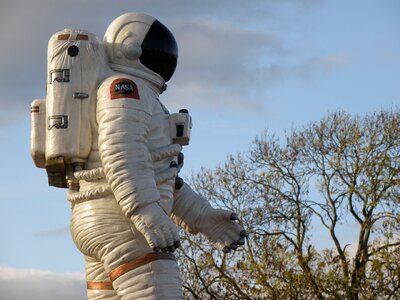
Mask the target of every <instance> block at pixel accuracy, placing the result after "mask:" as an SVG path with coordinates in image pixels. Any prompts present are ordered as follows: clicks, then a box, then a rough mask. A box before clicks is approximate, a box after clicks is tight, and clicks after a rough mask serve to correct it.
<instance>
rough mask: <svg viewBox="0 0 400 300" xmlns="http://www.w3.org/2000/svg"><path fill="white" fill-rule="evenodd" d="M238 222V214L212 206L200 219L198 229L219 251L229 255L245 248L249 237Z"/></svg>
mask: <svg viewBox="0 0 400 300" xmlns="http://www.w3.org/2000/svg"><path fill="white" fill-rule="evenodd" d="M237 221H238V216H237V214H235V213H232V212H231V211H227V210H224V209H215V208H212V207H211V206H210V207H209V208H208V209H207V210H206V211H205V212H204V214H202V216H201V219H199V221H198V225H197V228H198V231H199V232H200V233H202V234H204V235H205V236H206V237H207V238H208V239H209V240H210V241H211V242H212V243H213V244H214V245H215V246H216V247H217V248H218V249H219V250H222V251H223V252H225V253H228V252H230V251H231V250H236V249H237V248H238V246H243V245H244V242H245V241H244V238H245V237H247V233H246V231H245V230H244V228H243V227H242V226H240V225H239V223H237Z"/></svg>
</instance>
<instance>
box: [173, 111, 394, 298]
mask: <svg viewBox="0 0 400 300" xmlns="http://www.w3.org/2000/svg"><path fill="white" fill-rule="evenodd" d="M399 117H400V112H399V110H392V111H381V112H379V113H374V114H370V115H367V116H365V117H363V118H360V117H352V116H350V115H348V114H347V113H345V112H335V113H331V114H329V115H328V116H327V117H325V118H323V119H321V120H320V121H319V122H316V123H311V124H309V125H307V126H306V127H304V128H302V129H292V130H290V131H289V132H287V133H286V135H285V141H283V142H282V141H280V140H279V139H278V138H276V137H275V136H274V135H271V134H269V133H268V132H264V134H263V135H262V136H260V137H257V138H256V139H255V140H254V141H253V143H252V144H251V148H250V150H249V151H248V152H247V153H245V154H239V155H237V156H229V157H228V159H227V161H226V163H225V164H224V165H222V166H219V167H217V168H216V169H215V170H206V169H203V170H202V172H200V173H199V174H197V175H196V176H193V178H192V184H193V186H194V187H195V188H196V189H197V191H198V192H199V193H200V194H202V195H203V196H204V197H206V198H207V199H210V201H211V202H212V203H213V204H214V205H215V206H220V207H223V208H228V209H231V210H233V211H236V212H238V213H239V214H240V222H242V225H243V226H245V227H246V228H247V229H248V231H249V232H250V235H249V238H248V240H247V244H246V246H245V248H244V249H243V250H240V251H238V252H237V253H235V254H228V255H224V254H221V253H219V252H217V251H215V250H212V248H211V247H210V246H209V245H208V244H207V242H206V241H205V240H204V239H203V238H202V237H194V238H193V237H188V236H185V243H184V248H183V251H181V252H180V255H181V256H182V260H181V264H182V268H184V270H183V274H184V275H183V276H184V282H185V292H186V297H187V298H188V299H191V298H192V299H344V298H346V299H376V298H382V299H395V298H396V297H399V295H400V290H399V284H398V282H399V280H400V278H399V275H400V274H399V273H400V271H399V260H398V259H393V257H395V256H396V255H397V256H396V257H398V255H399V245H400V242H399V237H398V235H396V232H398V229H399V226H400V214H399V208H400V206H399V201H400V194H399V186H400V179H399V174H400V169H399V165H400V118H399ZM350 222H355V223H356V224H357V227H358V229H357V231H358V234H357V240H356V242H355V243H354V245H352V249H355V250H354V251H353V252H352V253H350V251H349V245H345V244H344V243H343V242H342V240H341V236H340V235H339V234H338V228H339V227H340V226H344V224H346V223H350ZM312 224H314V228H313V227H312ZM315 224H319V225H318V232H319V233H321V232H322V233H324V234H326V236H327V237H329V238H330V240H331V241H332V244H333V245H334V247H333V248H331V249H325V250H323V251H321V250H320V251H317V249H320V247H319V245H318V243H319V241H317V240H316V239H315V238H313V233H315V232H316V230H317V228H315V227H316V225H315Z"/></svg>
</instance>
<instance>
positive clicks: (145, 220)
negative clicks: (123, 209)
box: [131, 203, 180, 252]
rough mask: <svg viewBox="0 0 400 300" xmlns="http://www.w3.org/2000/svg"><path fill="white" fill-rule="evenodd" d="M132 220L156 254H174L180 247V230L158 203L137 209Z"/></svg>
mask: <svg viewBox="0 0 400 300" xmlns="http://www.w3.org/2000/svg"><path fill="white" fill-rule="evenodd" d="M131 220H132V222H133V223H134V225H135V226H136V228H137V230H138V231H139V232H140V233H142V234H143V236H144V237H145V238H146V241H147V242H148V244H149V246H150V248H152V249H153V250H154V251H155V252H159V251H163V252H166V251H168V252H174V251H175V249H176V248H178V247H179V245H180V241H179V233H178V229H177V228H176V226H175V224H174V223H173V222H172V221H171V219H170V218H169V217H168V216H167V215H166V213H165V212H164V210H163V209H162V208H161V207H160V206H159V205H158V204H157V203H151V204H148V205H146V206H143V207H139V208H137V209H136V210H135V213H134V214H133V215H132V217H131Z"/></svg>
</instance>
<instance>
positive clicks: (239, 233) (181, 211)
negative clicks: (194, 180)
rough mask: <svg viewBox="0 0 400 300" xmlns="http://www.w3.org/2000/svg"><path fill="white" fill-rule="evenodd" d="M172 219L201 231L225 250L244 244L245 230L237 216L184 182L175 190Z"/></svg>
mask: <svg viewBox="0 0 400 300" xmlns="http://www.w3.org/2000/svg"><path fill="white" fill-rule="evenodd" d="M171 218H172V220H173V221H174V222H175V224H177V225H178V226H180V227H182V228H183V229H185V230H186V231H187V232H189V233H202V234H203V235H204V236H206V237H207V238H208V239H209V240H210V241H211V242H212V243H213V244H214V245H215V246H216V247H217V248H218V249H220V250H222V251H224V252H229V251H231V250H236V249H237V247H238V246H240V245H243V244H244V238H245V237H246V231H245V230H244V229H243V227H242V226H241V225H239V223H238V222H236V221H237V220H238V216H237V215H236V214H235V213H233V212H231V211H228V210H224V209H215V208H213V207H211V205H210V204H209V202H208V201H207V200H206V199H205V198H203V197H201V196H200V195H199V194H197V193H196V192H195V191H193V190H192V189H191V188H190V186H188V185H187V184H185V183H184V184H183V186H182V187H181V188H180V189H178V190H176V191H175V195H174V206H173V208H172V214H171Z"/></svg>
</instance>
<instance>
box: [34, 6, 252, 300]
mask: <svg viewBox="0 0 400 300" xmlns="http://www.w3.org/2000/svg"><path fill="white" fill-rule="evenodd" d="M177 55H178V49H177V44H176V41H175V39H174V37H173V35H172V34H171V32H170V31H169V30H168V29H167V28H166V27H165V26H164V25H163V24H162V23H160V22H159V21H158V20H156V19H155V18H153V17H151V16H148V15H145V14H139V13H127V14H124V15H122V16H120V17H118V18H117V19H116V20H114V21H113V22H112V23H111V25H110V26H109V27H108V29H107V31H106V33H105V37H104V41H103V42H101V41H99V39H98V38H96V37H95V36H94V35H93V34H90V33H88V32H86V31H82V30H73V29H66V30H64V31H62V32H59V33H56V34H55V35H53V37H52V38H51V39H50V42H49V58H48V72H49V74H48V76H49V80H48V83H47V96H46V100H45V101H44V100H35V101H34V102H33V104H32V108H31V111H32V133H31V151H32V157H33V159H34V162H35V164H36V166H38V167H41V168H46V171H47V173H48V177H49V184H50V185H53V186H58V187H68V189H69V190H68V194H67V198H68V200H69V201H70V202H71V207H72V213H71V234H72V237H73V240H74V242H75V244H76V246H77V247H78V249H79V250H80V251H81V252H82V253H83V254H84V255H85V260H86V279H87V288H88V293H87V295H88V299H93V300H94V299H123V300H125V299H127V300H128V299H182V297H183V296H182V283H181V279H180V276H179V271H178V266H177V263H176V261H175V257H174V255H173V252H174V251H175V249H176V248H178V247H179V245H180V241H179V234H178V229H177V227H176V225H178V226H179V227H181V228H183V229H184V230H186V231H188V232H191V233H202V234H204V235H205V236H206V237H207V238H208V239H209V240H210V241H211V242H212V243H213V244H214V245H215V246H216V247H217V248H219V249H220V250H222V251H224V252H229V251H230V250H235V249H236V248H237V247H238V246H239V245H243V244H244V238H245V236H246V233H245V231H244V230H243V228H242V227H241V226H240V225H239V224H238V223H237V222H236V221H237V216H236V214H234V213H232V212H229V211H225V210H220V209H214V208H212V207H211V206H210V204H209V203H208V201H206V200H205V199H204V198H202V197H201V196H199V195H198V194H197V193H195V192H194V191H193V190H192V189H191V188H190V187H189V186H188V185H187V184H186V183H184V182H183V180H182V179H181V178H180V177H179V176H178V172H179V169H180V168H181V166H182V164H183V154H182V152H181V151H182V146H184V145H187V144H188V143H189V139H190V129H191V126H192V124H191V122H192V121H191V117H190V115H189V114H188V112H187V111H186V110H181V111H180V112H179V113H175V114H170V113H169V112H168V110H167V109H166V108H165V106H164V105H163V104H162V103H161V102H160V100H159V99H158V97H159V95H160V94H161V93H162V92H163V91H164V90H165V88H166V84H165V82H167V81H168V80H169V79H170V78H171V76H172V75H173V73H174V70H175V67H176V63H177Z"/></svg>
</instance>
